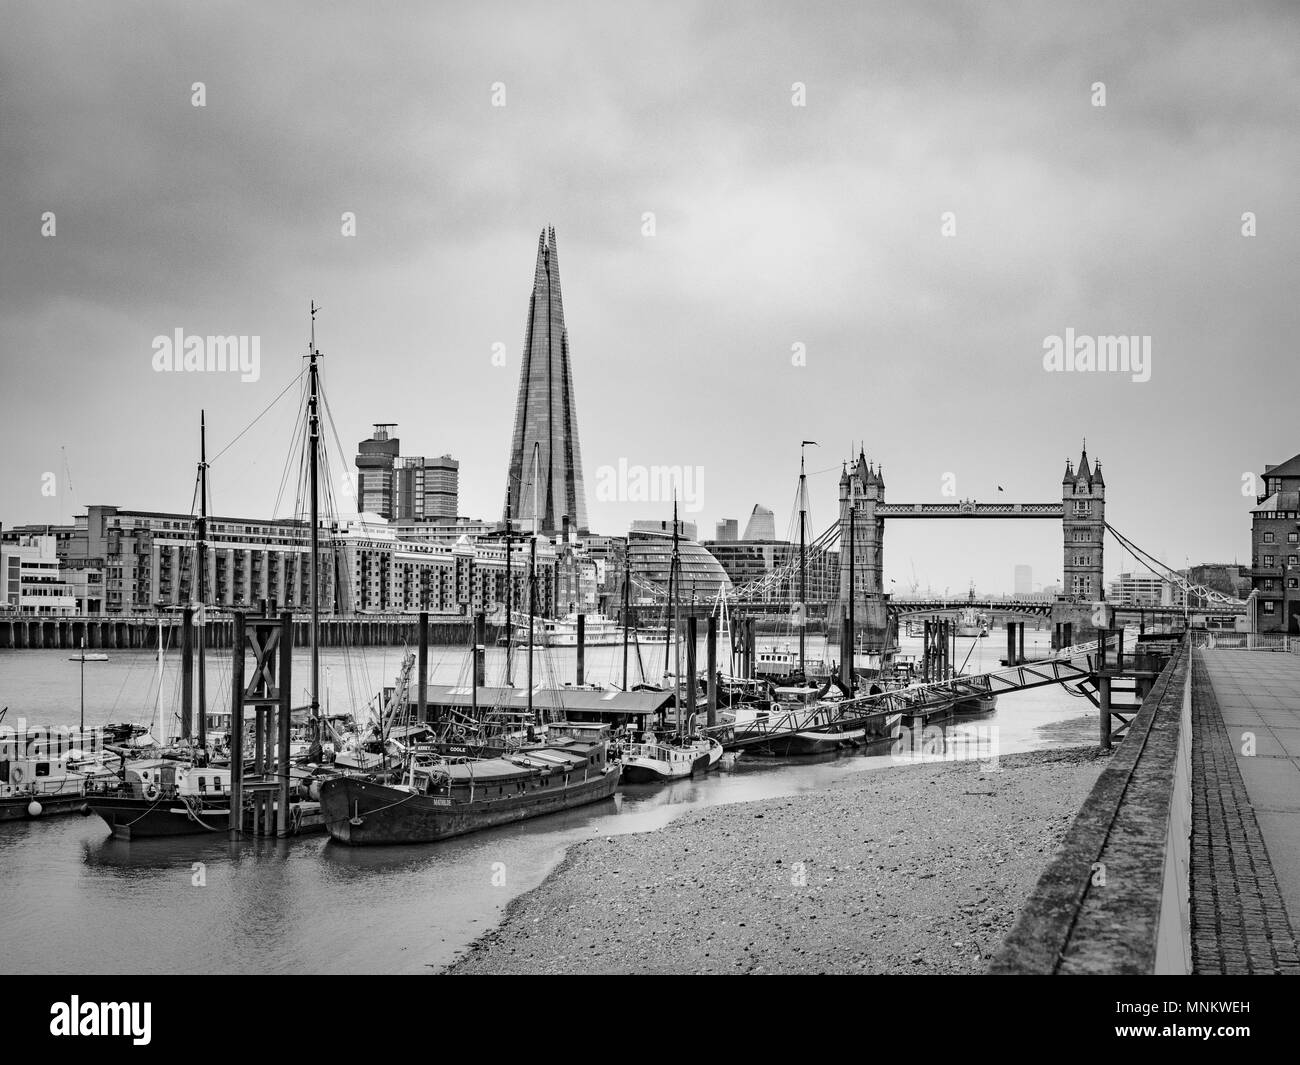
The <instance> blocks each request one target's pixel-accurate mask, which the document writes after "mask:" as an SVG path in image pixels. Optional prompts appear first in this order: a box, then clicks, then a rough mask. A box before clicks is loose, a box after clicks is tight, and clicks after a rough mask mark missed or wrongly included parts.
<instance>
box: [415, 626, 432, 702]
mask: <svg viewBox="0 0 1300 1065" xmlns="http://www.w3.org/2000/svg"><path fill="white" fill-rule="evenodd" d="M418 629H419V634H418V639H419V659H418V667H417V668H418V670H419V673H418V674H417V676H418V684H419V689H418V695H417V698H418V699H419V710H418V715H419V717H418V719H419V720H420V721H422V722H423V721H428V720H429V612H428V611H427V610H421V611H420V624H419V626H418Z"/></svg>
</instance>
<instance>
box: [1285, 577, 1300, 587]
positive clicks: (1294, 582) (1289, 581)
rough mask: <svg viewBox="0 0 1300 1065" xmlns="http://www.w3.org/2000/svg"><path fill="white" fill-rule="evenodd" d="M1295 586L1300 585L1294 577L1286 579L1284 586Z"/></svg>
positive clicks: (1299, 581)
mask: <svg viewBox="0 0 1300 1065" xmlns="http://www.w3.org/2000/svg"><path fill="white" fill-rule="evenodd" d="M1297 584H1300V580H1298V579H1297V578H1295V577H1288V578H1287V580H1286V586H1287V587H1288V588H1294V587H1296V585H1297Z"/></svg>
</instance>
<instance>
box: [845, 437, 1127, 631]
mask: <svg viewBox="0 0 1300 1065" xmlns="http://www.w3.org/2000/svg"><path fill="white" fill-rule="evenodd" d="M839 502H840V517H839V528H838V530H837V532H838V540H839V545H840V560H839V564H840V580H839V589H840V594H839V604H840V607H841V609H842V610H843V616H841V617H838V618H834V619H832V628H833V630H835V629H839V628H840V627H841V626H842V625H843V624H844V623H845V622H846V621H847V618H848V613H849V604H850V601H851V602H852V611H853V617H854V624H855V626H856V627H857V628H858V629H859V630H860V631H862V632H863V633H864V635H865V638H866V640H867V642H868V643H870V644H879V643H882V642H883V641H884V640H885V639H886V636H887V633H888V631H889V628H890V622H891V621H896V620H897V619H898V618H899V617H903V616H905V615H907V614H922V613H936V612H946V611H950V610H954V609H963V608H965V607H967V606H970V605H974V606H976V607H977V608H984V607H987V608H989V609H996V610H999V611H1002V612H1007V604H1005V603H1002V604H995V603H994V602H993V601H992V600H990V601H989V603H988V604H984V603H978V602H977V603H974V604H971V603H969V602H963V603H954V602H952V601H948V600H943V601H933V602H924V603H923V602H919V601H918V602H906V601H894V600H893V599H892V598H891V597H890V596H889V595H886V594H885V590H884V574H883V569H884V547H885V522H886V520H894V521H897V520H900V519H908V520H918V519H919V520H934V519H940V518H946V519H957V520H961V519H966V520H975V519H990V518H999V519H1010V520H1038V521H1042V520H1047V521H1054V522H1060V525H1061V540H1062V554H1063V574H1064V577H1063V580H1064V582H1065V587H1064V589H1063V592H1064V598H1065V599H1066V600H1067V601H1066V602H1057V603H1046V602H1038V601H1025V602H1024V603H1023V604H1018V606H1017V609H1015V610H1014V612H1015V613H1020V614H1024V615H1026V616H1034V617H1050V618H1052V619H1053V620H1055V621H1057V622H1069V623H1071V624H1073V625H1074V631H1075V633H1076V634H1078V635H1079V636H1080V638H1089V636H1088V634H1090V633H1094V632H1095V631H1096V630H1097V629H1098V628H1099V627H1105V626H1106V624H1107V621H1106V620H1105V619H1101V620H1094V618H1095V616H1096V614H1097V612H1096V611H1095V609H1094V603H1096V602H1097V601H1100V600H1103V599H1104V598H1105V587H1104V585H1103V583H1102V568H1103V565H1102V563H1103V547H1104V545H1103V538H1104V536H1105V532H1106V481H1105V478H1104V477H1103V476H1102V472H1101V463H1100V462H1089V460H1088V452H1087V448H1086V447H1085V448H1084V449H1083V451H1082V453H1081V454H1080V456H1079V463H1078V465H1077V466H1075V465H1074V464H1073V463H1071V462H1070V461H1069V460H1068V459H1067V460H1066V463H1065V473H1064V475H1063V476H1062V477H1061V481H1060V499H1059V501H1058V500H1052V501H1050V502H1028V503H1010V502H1008V503H1002V502H998V503H980V502H977V501H976V500H973V499H964V500H960V501H957V502H952V503H891V502H886V500H885V478H884V474H883V472H882V470H881V469H880V468H878V467H877V466H876V465H875V464H874V463H870V462H868V461H867V457H866V453H865V451H863V450H859V452H858V458H857V461H856V462H855V463H853V466H852V469H850V468H848V467H847V466H846V467H845V469H844V472H843V474H842V475H841V477H840V496H839Z"/></svg>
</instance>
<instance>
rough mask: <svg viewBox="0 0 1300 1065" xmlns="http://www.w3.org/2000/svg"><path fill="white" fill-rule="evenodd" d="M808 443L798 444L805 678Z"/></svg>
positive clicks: (800, 618)
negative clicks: (805, 469)
mask: <svg viewBox="0 0 1300 1065" xmlns="http://www.w3.org/2000/svg"><path fill="white" fill-rule="evenodd" d="M807 442H809V441H803V442H801V443H800V616H798V625H800V676H801V677H803V676H806V674H807V671H806V668H805V664H803V653H805V642H803V641H805V636H806V632H807V619H809V615H807V609H809V596H807V544H806V542H805V533H803V523H805V519H806V518H807V477H806V476H805V473H803V445H805V443H807Z"/></svg>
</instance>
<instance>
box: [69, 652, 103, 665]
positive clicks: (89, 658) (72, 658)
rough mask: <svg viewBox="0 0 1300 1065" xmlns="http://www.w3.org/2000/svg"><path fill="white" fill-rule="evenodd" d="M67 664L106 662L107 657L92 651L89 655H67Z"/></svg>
mask: <svg viewBox="0 0 1300 1065" xmlns="http://www.w3.org/2000/svg"><path fill="white" fill-rule="evenodd" d="M68 661H69V662H107V661H108V655H106V654H104V653H103V652H101V651H92V652H91V653H90V654H79V655H69V656H68Z"/></svg>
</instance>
